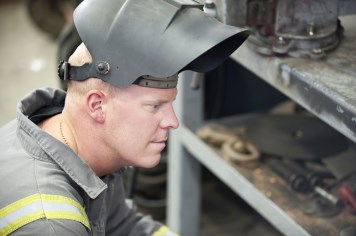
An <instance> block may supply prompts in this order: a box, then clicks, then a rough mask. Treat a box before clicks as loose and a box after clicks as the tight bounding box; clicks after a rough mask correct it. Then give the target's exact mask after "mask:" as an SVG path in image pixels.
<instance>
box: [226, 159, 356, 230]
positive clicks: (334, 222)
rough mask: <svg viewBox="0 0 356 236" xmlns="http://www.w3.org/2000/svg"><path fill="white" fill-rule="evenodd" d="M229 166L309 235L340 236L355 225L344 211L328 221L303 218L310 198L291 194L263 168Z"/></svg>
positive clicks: (282, 183)
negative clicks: (304, 208) (304, 209)
mask: <svg viewBox="0 0 356 236" xmlns="http://www.w3.org/2000/svg"><path fill="white" fill-rule="evenodd" d="M230 164H231V165H232V166H234V167H235V168H236V170H237V171H239V172H240V173H241V174H242V175H244V176H245V177H246V178H247V179H248V180H249V181H251V183H253V184H254V186H255V187H256V188H257V189H258V190H260V191H261V192H262V193H264V194H265V196H266V197H268V198H269V199H271V200H272V201H273V202H275V203H276V204H277V205H278V206H279V207H280V208H281V209H282V210H284V211H285V212H286V213H287V214H288V216H289V217H290V218H292V219H293V220H295V221H296V222H297V223H298V224H300V225H301V226H302V227H303V228H304V229H306V230H307V231H308V232H309V233H310V234H311V235H325V236H328V235H330V236H331V235H339V233H340V231H341V230H343V229H344V228H347V227H348V226H353V225H354V224H355V221H356V216H354V215H351V214H349V213H347V212H346V211H342V212H341V213H340V214H338V215H337V216H334V217H331V218H321V217H313V216H308V215H306V214H304V213H303V211H302V209H303V207H304V206H305V205H306V204H307V203H308V201H309V197H308V196H307V195H303V194H297V193H296V192H293V191H292V190H291V188H290V186H289V185H288V184H287V183H286V182H285V181H284V180H283V179H281V178H280V177H279V176H278V175H276V174H275V173H274V172H273V171H271V170H270V169H269V168H268V167H266V166H264V165H263V164H260V165H259V166H258V167H256V168H254V169H247V168H243V167H240V166H238V165H236V164H234V163H230Z"/></svg>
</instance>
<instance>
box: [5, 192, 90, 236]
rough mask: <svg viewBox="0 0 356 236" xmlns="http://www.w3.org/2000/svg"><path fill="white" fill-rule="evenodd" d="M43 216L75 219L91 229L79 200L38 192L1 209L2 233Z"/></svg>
mask: <svg viewBox="0 0 356 236" xmlns="http://www.w3.org/2000/svg"><path fill="white" fill-rule="evenodd" d="M41 218H46V219H68V220H74V221H77V222H80V223H82V224H83V225H85V226H86V227H87V228H88V229H89V230H90V224H89V220H88V217H87V215H86V213H85V210H84V208H83V207H82V206H81V205H80V204H79V203H78V202H77V201H75V200H73V199H71V198H68V197H64V196H60V195H50V194H39V193H37V194H34V195H31V196H28V197H25V198H23V199H20V200H18V201H16V202H14V203H11V204H10V205H8V206H6V207H4V208H2V209H0V235H7V234H9V233H11V232H13V231H15V230H16V229H18V228H20V227H22V226H24V225H26V224H28V223H30V222H33V221H36V220H38V219H41Z"/></svg>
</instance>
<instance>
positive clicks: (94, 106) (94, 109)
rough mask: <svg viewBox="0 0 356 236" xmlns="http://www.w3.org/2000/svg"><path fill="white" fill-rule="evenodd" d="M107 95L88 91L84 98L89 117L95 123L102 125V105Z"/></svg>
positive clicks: (103, 114)
mask: <svg viewBox="0 0 356 236" xmlns="http://www.w3.org/2000/svg"><path fill="white" fill-rule="evenodd" d="M106 99H107V95H106V94H105V93H103V92H101V91H100V90H90V91H89V92H88V93H87V97H86V107H87V111H88V113H89V115H90V116H91V118H93V119H94V120H95V121H96V122H99V123H103V122H104V121H105V109H104V104H105V102H106Z"/></svg>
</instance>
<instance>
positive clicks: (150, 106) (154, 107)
mask: <svg viewBox="0 0 356 236" xmlns="http://www.w3.org/2000/svg"><path fill="white" fill-rule="evenodd" d="M147 106H148V107H149V108H150V109H151V110H157V109H158V108H159V107H160V104H148V105H147Z"/></svg>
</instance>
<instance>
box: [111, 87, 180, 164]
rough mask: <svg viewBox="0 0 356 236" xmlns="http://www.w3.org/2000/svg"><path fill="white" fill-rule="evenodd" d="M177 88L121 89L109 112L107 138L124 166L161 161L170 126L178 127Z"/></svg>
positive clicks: (172, 127) (171, 127)
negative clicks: (174, 107) (175, 107)
mask: <svg viewBox="0 0 356 236" xmlns="http://www.w3.org/2000/svg"><path fill="white" fill-rule="evenodd" d="M176 95H177V89H176V88H172V89H154V88H145V87H140V86H137V85H131V86H130V87H128V88H126V89H121V90H120V92H119V93H118V95H117V96H116V97H115V98H113V99H112V102H111V103H110V106H109V109H108V110H107V111H106V114H107V117H106V122H108V123H107V125H106V128H107V130H106V133H107V135H106V137H107V138H106V141H107V142H108V143H107V144H108V147H109V148H110V149H111V150H112V152H113V154H114V155H117V158H118V159H117V160H118V162H119V163H120V165H133V166H137V167H144V168H150V167H153V166H155V165H156V164H158V162H159V160H160V157H161V152H162V150H163V149H164V148H165V146H166V141H167V138H168V131H169V129H176V128H177V127H178V125H179V124H178V120H177V117H176V115H175V113H174V110H173V101H174V100H175V98H176Z"/></svg>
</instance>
